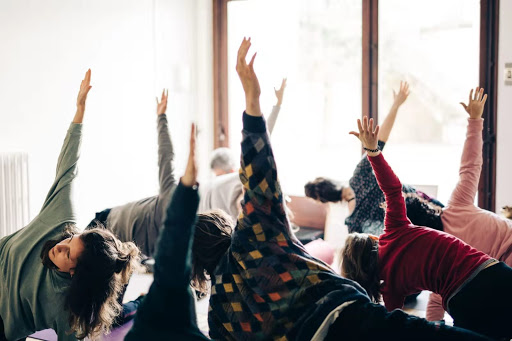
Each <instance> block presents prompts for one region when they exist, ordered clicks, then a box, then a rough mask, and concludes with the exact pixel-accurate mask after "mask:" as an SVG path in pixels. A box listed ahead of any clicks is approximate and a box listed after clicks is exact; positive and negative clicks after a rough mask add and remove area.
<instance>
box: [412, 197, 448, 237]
mask: <svg viewBox="0 0 512 341" xmlns="http://www.w3.org/2000/svg"><path fill="white" fill-rule="evenodd" d="M405 206H406V207H407V217H409V219H410V220H411V222H412V223H413V224H414V225H417V226H427V227H430V228H432V229H435V230H438V231H443V222H442V221H441V212H442V211H443V209H442V207H441V206H438V205H436V204H434V203H432V202H429V201H427V200H425V199H423V198H422V197H420V196H418V195H417V194H416V193H407V194H406V197H405Z"/></svg>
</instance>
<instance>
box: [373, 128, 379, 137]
mask: <svg viewBox="0 0 512 341" xmlns="http://www.w3.org/2000/svg"><path fill="white" fill-rule="evenodd" d="M379 130H380V126H379V125H377V126H376V127H375V130H374V131H373V135H376V136H378V135H379Z"/></svg>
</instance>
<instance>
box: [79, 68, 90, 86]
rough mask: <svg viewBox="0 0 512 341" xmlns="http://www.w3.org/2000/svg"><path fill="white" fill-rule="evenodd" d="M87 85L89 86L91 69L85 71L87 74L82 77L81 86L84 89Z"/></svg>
mask: <svg viewBox="0 0 512 341" xmlns="http://www.w3.org/2000/svg"><path fill="white" fill-rule="evenodd" d="M89 84H91V69H89V70H87V72H85V77H84V80H83V81H82V84H81V86H82V85H83V86H84V88H85V87H88V86H89Z"/></svg>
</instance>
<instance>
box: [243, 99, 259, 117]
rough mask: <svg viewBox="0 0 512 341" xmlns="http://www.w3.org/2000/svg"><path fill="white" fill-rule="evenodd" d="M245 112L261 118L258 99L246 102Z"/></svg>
mask: <svg viewBox="0 0 512 341" xmlns="http://www.w3.org/2000/svg"><path fill="white" fill-rule="evenodd" d="M245 112H246V113H247V114H248V115H250V116H262V113H261V108H260V101H259V98H258V99H256V100H254V99H249V100H246V103H245Z"/></svg>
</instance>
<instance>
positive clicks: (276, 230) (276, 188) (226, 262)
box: [192, 38, 485, 341]
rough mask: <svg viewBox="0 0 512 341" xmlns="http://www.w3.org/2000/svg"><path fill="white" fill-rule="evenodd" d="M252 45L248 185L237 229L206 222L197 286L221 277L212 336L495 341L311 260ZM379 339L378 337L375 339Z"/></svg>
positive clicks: (241, 55)
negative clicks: (294, 223)
mask: <svg viewBox="0 0 512 341" xmlns="http://www.w3.org/2000/svg"><path fill="white" fill-rule="evenodd" d="M250 46H251V41H250V39H245V38H244V40H243V42H242V44H241V46H240V49H239V51H238V60H237V72H238V74H239V76H240V80H241V81H242V85H243V88H244V91H245V95H246V110H245V112H244V114H243V131H242V134H243V138H242V156H241V169H240V179H241V181H242V184H243V186H244V189H245V194H244V199H243V202H242V213H241V214H240V216H239V218H238V221H237V224H236V227H235V230H234V232H233V233H232V234H231V231H232V225H231V222H230V219H229V217H228V216H227V214H223V213H222V212H218V211H217V212H211V213H204V214H199V215H198V221H197V223H196V231H195V235H194V246H193V251H192V263H193V264H192V280H193V283H194V284H196V286H197V285H199V286H201V287H203V288H204V284H205V282H206V281H207V277H210V278H211V297H210V306H209V314H208V323H209V327H210V337H211V338H212V339H222V340H224V339H227V340H263V339H265V340H281V341H284V340H298V341H301V340H324V339H326V340H339V339H341V338H343V339H344V340H345V339H348V340H352V339H353V340H356V339H358V340H363V339H366V338H365V335H366V336H368V338H367V339H370V338H371V339H372V340H373V339H374V338H375V335H379V337H380V338H382V339H401V338H402V339H414V340H485V338H483V337H481V336H479V335H476V334H473V333H471V332H467V331H465V330H461V329H456V328H451V327H446V326H436V325H434V324H432V323H430V322H427V321H426V320H424V319H421V318H418V317H413V316H409V315H407V314H405V313H404V312H403V311H401V310H397V311H394V312H392V313H388V312H386V309H385V308H384V307H383V306H381V305H377V304H373V303H371V302H370V300H369V298H368V296H367V294H366V292H365V290H363V289H362V287H361V286H360V285H359V284H357V283H355V282H354V281H351V280H348V279H345V278H343V277H340V276H339V275H337V274H336V273H335V272H334V271H333V270H332V269H331V268H330V267H329V266H327V265H325V264H324V263H323V262H322V261H320V260H317V259H315V258H314V257H312V256H311V255H309V254H308V253H307V251H306V250H305V249H304V247H303V245H302V244H301V243H300V242H299V241H298V240H297V238H296V237H295V236H294V234H293V232H292V231H291V230H290V224H289V221H288V219H287V217H286V214H285V209H284V203H283V195H282V192H281V187H280V184H279V181H278V178H277V169H276V164H275V161H274V156H273V153H272V147H271V145H270V141H269V137H268V133H267V128H266V123H265V120H264V118H263V117H262V114H261V109H260V104H259V96H260V87H259V82H258V79H257V77H256V74H255V73H254V68H253V64H254V59H255V56H256V55H254V56H253V57H252V59H251V61H250V62H249V64H247V62H246V56H247V52H248V50H249V47H250ZM369 331H371V332H369Z"/></svg>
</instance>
